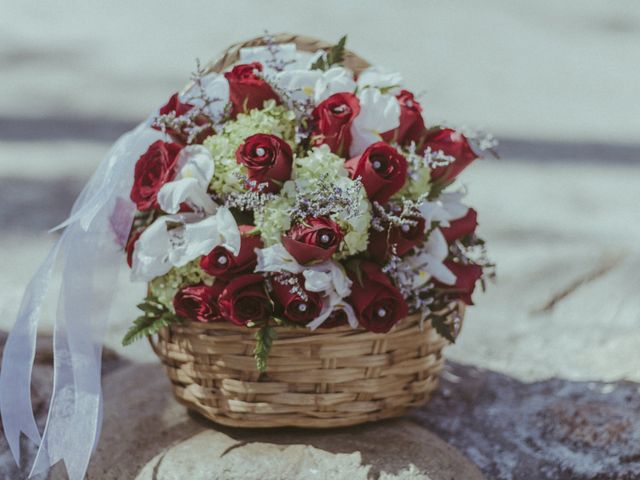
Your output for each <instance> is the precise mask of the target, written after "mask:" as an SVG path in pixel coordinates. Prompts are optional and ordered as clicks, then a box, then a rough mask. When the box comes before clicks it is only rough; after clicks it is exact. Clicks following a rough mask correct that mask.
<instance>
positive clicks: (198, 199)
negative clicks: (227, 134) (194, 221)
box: [158, 145, 217, 214]
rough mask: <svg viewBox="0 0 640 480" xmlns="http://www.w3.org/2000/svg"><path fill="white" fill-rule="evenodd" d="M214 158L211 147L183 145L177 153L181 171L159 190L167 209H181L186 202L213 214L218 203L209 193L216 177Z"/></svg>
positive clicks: (168, 210) (162, 202) (166, 210)
mask: <svg viewBox="0 0 640 480" xmlns="http://www.w3.org/2000/svg"><path fill="white" fill-rule="evenodd" d="M214 169H215V166H214V162H213V158H211V154H210V153H209V150H207V149H206V148H205V147H203V146H202V145H190V146H188V147H184V148H183V149H182V150H181V151H180V154H179V155H178V162H177V170H178V173H177V174H176V177H175V179H174V180H173V181H171V182H167V183H165V184H164V185H163V186H162V188H161V189H160V191H159V192H158V205H160V208H161V209H162V210H163V211H165V212H167V213H178V212H179V211H180V205H181V204H182V203H187V204H188V205H189V206H190V207H192V208H193V209H194V210H196V211H201V212H204V213H207V214H212V213H214V212H215V211H216V208H217V205H216V203H215V202H214V201H213V200H211V197H210V196H209V194H208V193H207V189H208V187H209V182H210V181H211V179H212V178H213V173H214Z"/></svg>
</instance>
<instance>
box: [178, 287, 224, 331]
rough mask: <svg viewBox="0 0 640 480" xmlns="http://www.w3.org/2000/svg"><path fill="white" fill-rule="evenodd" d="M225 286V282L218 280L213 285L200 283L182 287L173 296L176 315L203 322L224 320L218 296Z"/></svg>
mask: <svg viewBox="0 0 640 480" xmlns="http://www.w3.org/2000/svg"><path fill="white" fill-rule="evenodd" d="M224 287H225V284H224V283H220V282H216V283H214V284H213V285H212V286H208V285H204V284H199V285H189V286H188V287H183V288H181V289H180V290H178V293H176V295H175V297H173V308H175V310H176V315H178V316H179V317H182V318H186V319H188V320H193V321H198V322H203V323H208V322H216V321H220V320H222V317H221V316H220V310H219V308H218V298H219V297H220V294H221V293H222V290H223V289H224Z"/></svg>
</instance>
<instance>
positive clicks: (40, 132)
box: [0, 0, 640, 380]
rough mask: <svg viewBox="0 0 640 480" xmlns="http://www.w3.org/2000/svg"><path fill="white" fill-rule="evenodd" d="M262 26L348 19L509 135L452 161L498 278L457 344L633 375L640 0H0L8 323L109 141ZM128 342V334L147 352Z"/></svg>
mask: <svg viewBox="0 0 640 480" xmlns="http://www.w3.org/2000/svg"><path fill="white" fill-rule="evenodd" d="M265 30H268V31H269V32H272V33H277V32H281V31H288V32H302V33H305V34H308V35H312V36H316V37H319V38H322V39H326V40H337V39H338V38H339V37H340V36H341V35H343V34H344V33H347V34H348V36H349V40H348V46H349V48H351V49H353V50H354V51H356V52H358V53H359V54H360V55H362V56H363V57H365V58H366V59H368V60H369V61H370V62H372V63H374V64H378V65H383V66H385V67H386V68H389V69H393V70H396V71H400V72H402V73H403V74H404V76H405V79H406V83H407V85H408V86H409V87H410V88H411V89H412V90H414V91H416V92H420V93H421V101H422V104H423V106H424V108H425V112H426V117H427V119H429V120H431V122H432V123H438V122H441V121H442V120H446V121H448V122H450V123H451V124H453V125H456V126H467V127H473V128H481V129H485V130H488V131H490V132H492V133H494V134H495V135H496V136H497V137H498V138H499V139H500V140H501V147H499V151H500V153H501V157H502V159H501V160H490V159H487V160H485V161H480V162H476V164H474V165H473V166H472V167H471V168H470V169H469V170H468V172H467V173H466V175H465V176H464V178H463V180H464V182H465V184H466V185H467V186H468V187H469V192H470V193H469V202H470V203H471V204H472V205H475V206H476V209H477V210H478V211H479V212H480V223H481V233H482V234H483V235H484V236H486V237H487V238H488V240H489V246H490V251H491V253H492V255H493V257H494V258H495V260H496V261H497V263H498V273H499V283H498V284H497V285H495V286H491V287H490V289H489V293H488V295H486V296H481V295H478V296H477V297H476V298H477V299H478V307H477V308H476V309H475V310H471V312H470V315H469V317H470V318H469V320H468V321H467V325H466V326H465V334H464V335H462V337H461V340H460V342H459V344H458V345H456V346H455V347H454V348H452V349H451V355H452V356H453V357H454V358H456V359H459V360H462V361H467V362H470V363H473V364H478V365H482V366H488V367H491V368H494V369H497V370H500V371H505V372H507V373H510V374H514V375H517V376H519V377H521V378H524V379H537V378H546V377H549V376H553V375H562V376H565V377H569V378H589V379H592V378H603V379H619V378H628V379H635V380H639V379H640V361H639V360H638V353H637V352H638V349H637V347H638V345H640V329H639V328H638V326H639V325H640V319H639V316H640V314H639V310H640V309H639V303H638V300H637V291H638V287H639V285H638V282H640V276H639V275H637V273H636V272H637V271H640V269H638V268H637V267H638V256H637V255H638V244H639V241H640V193H639V192H640V188H639V187H640V176H639V173H640V115H639V114H638V111H639V110H638V107H639V103H638V101H639V100H638V99H639V98H640V4H639V3H638V2H636V1H634V0H629V1H623V0H617V1H606V0H602V1H578V0H572V1H565V2H555V1H553V0H543V1H538V2H530V1H520V0H517V1H514V0H508V1H507V0H487V1H483V2H471V1H452V2H436V1H403V2H393V3H391V2H382V1H376V2H373V1H368V2H364V1H362V2H359V1H353V2H344V1H323V2H321V3H320V2H312V1H296V2H293V1H283V0H276V1H270V2H268V3H267V2H255V1H254V2H251V1H246V0H237V1H234V2H222V1H211V0H209V1H185V2H180V3H179V4H178V3H176V2H163V1H157V0H153V1H151V0H139V1H136V2H130V1H124V0H111V1H109V2H98V1H86V0H84V1H72V0H68V1H66V2H37V1H28V0H26V1H21V2H9V1H3V2H2V15H1V16H0V67H1V68H0V72H1V73H0V91H1V92H2V94H1V95H0V201H1V204H0V224H1V225H3V230H2V235H1V236H0V258H1V259H2V266H3V269H2V273H0V292H2V300H3V301H2V309H3V310H2V326H3V327H4V328H7V327H8V326H9V325H10V324H11V322H12V321H13V315H14V313H15V311H16V310H17V304H18V300H19V298H20V295H21V292H22V289H23V287H24V285H25V283H26V282H27V280H28V278H29V276H30V275H31V273H32V272H33V271H34V269H35V267H36V266H37V264H38V263H39V262H40V261H41V259H42V258H43V257H44V253H45V252H46V249H47V248H48V246H49V244H50V242H51V238H50V236H48V235H47V234H46V233H45V230H46V229H48V228H50V227H51V226H53V225H55V224H57V223H58V222H59V221H61V220H62V219H63V218H64V217H65V216H66V214H67V212H68V210H69V208H70V205H71V203H72V201H73V199H74V198H75V196H76V195H77V193H78V191H79V189H80V188H81V186H82V185H83V184H84V182H85V181H86V180H87V178H88V177H89V176H90V174H91V173H92V172H93V170H94V169H95V167H96V166H97V164H98V162H99V161H100V160H101V157H102V156H103V154H104V153H105V152H106V150H107V149H108V147H109V145H110V144H111V143H113V141H114V140H115V139H116V138H117V137H118V136H119V135H120V134H122V133H123V132H125V131H126V130H128V129H130V128H131V127H132V126H134V125H135V124H136V123H138V122H139V121H141V120H142V119H144V118H145V117H146V116H147V115H148V114H149V112H151V111H153V110H154V109H155V108H157V107H158V106H159V105H161V104H162V103H163V102H164V101H165V100H166V99H167V98H168V96H169V95H170V93H171V92H173V91H175V90H177V89H179V88H180V87H181V86H183V85H184V83H185V82H186V81H187V80H188V77H189V74H190V72H192V71H193V70H194V67H195V60H196V59H197V58H198V59H200V60H202V61H203V62H207V61H209V60H211V59H213V58H214V57H215V56H216V55H217V54H218V53H220V52H221V51H222V50H223V49H224V48H225V47H226V46H228V45H229V44H231V43H234V42H236V41H239V40H242V39H246V38H250V37H253V36H257V35H260V34H262V33H263V32H264V31H265ZM634 268H635V270H634ZM124 303H125V302H122V303H121V304H119V306H118V308H120V309H122V314H121V315H120V320H119V321H118V322H116V324H115V326H114V329H113V330H114V334H113V339H112V340H113V341H112V342H111V343H112V345H113V346H114V347H117V345H118V341H117V339H118V338H119V337H120V335H121V332H122V329H123V325H126V323H127V322H128V321H130V316H129V312H128V311H125V308H126V307H124ZM118 312H120V310H118ZM136 348H138V349H137V350H136ZM136 348H134V349H132V350H130V351H128V352H127V353H128V354H129V355H134V356H135V355H138V354H139V355H142V356H143V357H144V355H145V354H148V351H147V349H146V347H145V346H141V347H136ZM131 352H137V353H135V354H134V353H131ZM594 352H595V353H594ZM623 359H624V360H627V361H623ZM630 359H633V360H634V362H629V361H628V360H630Z"/></svg>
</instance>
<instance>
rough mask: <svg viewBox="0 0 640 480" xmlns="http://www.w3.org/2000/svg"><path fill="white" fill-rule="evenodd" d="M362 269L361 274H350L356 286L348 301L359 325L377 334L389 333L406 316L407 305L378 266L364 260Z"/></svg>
mask: <svg viewBox="0 0 640 480" xmlns="http://www.w3.org/2000/svg"><path fill="white" fill-rule="evenodd" d="M360 270H361V273H362V275H359V276H357V275H355V274H354V273H353V272H351V273H350V274H349V277H350V278H351V280H352V281H353V285H352V286H351V296H350V297H349V299H348V301H349V303H350V304H351V305H352V306H353V309H354V310H355V312H356V316H357V317H358V321H359V322H360V325H362V326H363V327H364V328H366V329H367V330H370V331H372V332H375V333H385V332H388V331H389V330H391V327H393V326H394V325H395V324H396V323H398V321H400V320H401V319H403V318H404V317H406V316H407V313H408V308H407V304H406V303H405V301H404V298H403V297H402V294H401V293H400V292H399V291H398V289H397V288H396V287H394V286H393V284H392V283H391V280H389V277H387V275H385V274H384V273H383V272H382V270H380V267H379V266H378V265H377V264H375V263H373V262H368V261H363V262H361V263H360ZM360 280H362V283H360Z"/></svg>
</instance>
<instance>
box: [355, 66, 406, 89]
mask: <svg viewBox="0 0 640 480" xmlns="http://www.w3.org/2000/svg"><path fill="white" fill-rule="evenodd" d="M402 82H403V78H402V75H401V74H400V73H398V72H390V71H388V70H385V69H383V68H380V67H369V68H367V69H366V70H364V71H363V72H362V73H361V74H360V75H359V76H358V90H362V89H365V88H378V89H380V88H382V89H384V90H386V91H388V92H389V93H392V94H394V95H395V94H397V93H398V92H399V91H400V85H402Z"/></svg>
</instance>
